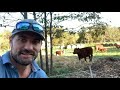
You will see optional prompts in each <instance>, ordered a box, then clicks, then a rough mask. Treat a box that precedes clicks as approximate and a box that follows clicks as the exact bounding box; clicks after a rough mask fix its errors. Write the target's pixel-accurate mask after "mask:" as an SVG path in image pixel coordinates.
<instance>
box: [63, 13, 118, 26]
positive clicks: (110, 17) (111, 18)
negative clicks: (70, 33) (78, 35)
mask: <svg viewBox="0 0 120 90" xmlns="http://www.w3.org/2000/svg"><path fill="white" fill-rule="evenodd" d="M100 16H102V17H103V18H102V21H105V22H107V23H108V24H109V25H111V26H116V27H120V12H101V15H100ZM80 24H82V23H80V22H79V21H77V20H76V21H74V20H73V21H70V22H63V23H62V25H65V27H67V28H73V27H78V26H79V25H80Z"/></svg>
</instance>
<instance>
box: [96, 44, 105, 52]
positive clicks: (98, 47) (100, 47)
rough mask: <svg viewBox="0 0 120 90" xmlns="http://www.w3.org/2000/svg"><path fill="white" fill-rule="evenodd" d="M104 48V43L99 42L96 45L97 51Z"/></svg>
mask: <svg viewBox="0 0 120 90" xmlns="http://www.w3.org/2000/svg"><path fill="white" fill-rule="evenodd" d="M102 48H103V45H102V44H97V45H96V46H95V49H96V52H97V51H100V49H102Z"/></svg>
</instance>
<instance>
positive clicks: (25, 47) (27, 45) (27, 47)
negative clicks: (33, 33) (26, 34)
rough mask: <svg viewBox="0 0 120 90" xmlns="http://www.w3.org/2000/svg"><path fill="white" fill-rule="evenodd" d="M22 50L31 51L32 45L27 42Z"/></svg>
mask: <svg viewBox="0 0 120 90" xmlns="http://www.w3.org/2000/svg"><path fill="white" fill-rule="evenodd" d="M24 49H27V50H33V45H32V43H31V42H30V41H27V42H26V43H25V44H24Z"/></svg>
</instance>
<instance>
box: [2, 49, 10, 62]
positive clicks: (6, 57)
mask: <svg viewBox="0 0 120 90" xmlns="http://www.w3.org/2000/svg"><path fill="white" fill-rule="evenodd" d="M2 61H3V64H6V63H11V61H10V51H8V52H6V53H5V54H3V55H2Z"/></svg>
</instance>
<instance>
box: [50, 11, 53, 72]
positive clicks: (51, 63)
mask: <svg viewBox="0 0 120 90" xmlns="http://www.w3.org/2000/svg"><path fill="white" fill-rule="evenodd" d="M52 50H53V47H52V12H50V55H51V56H50V73H51V74H52V69H53V58H52V56H53V55H52V52H53V51H52Z"/></svg>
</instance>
